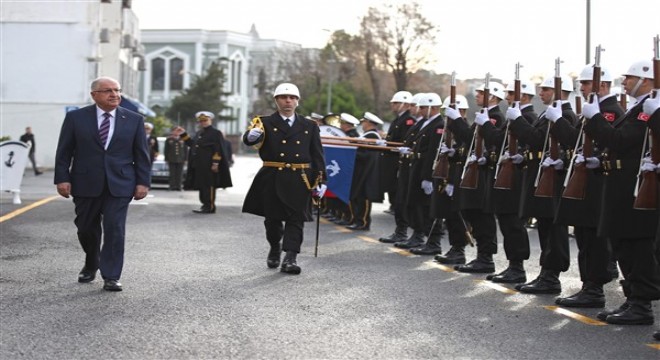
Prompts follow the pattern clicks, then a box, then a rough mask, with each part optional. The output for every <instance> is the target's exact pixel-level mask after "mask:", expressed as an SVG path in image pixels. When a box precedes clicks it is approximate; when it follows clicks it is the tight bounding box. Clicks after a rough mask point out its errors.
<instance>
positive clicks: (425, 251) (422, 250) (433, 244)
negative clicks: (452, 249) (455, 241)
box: [410, 234, 442, 255]
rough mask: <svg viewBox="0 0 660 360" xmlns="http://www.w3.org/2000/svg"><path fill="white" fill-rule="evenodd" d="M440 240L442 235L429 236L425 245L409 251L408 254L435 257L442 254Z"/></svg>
mask: <svg viewBox="0 0 660 360" xmlns="http://www.w3.org/2000/svg"><path fill="white" fill-rule="evenodd" d="M441 240H442V235H440V234H434V235H431V236H429V239H428V240H427V241H426V244H424V246H422V247H418V248H413V249H410V252H411V253H413V254H415V255H436V254H441V253H442V248H441V247H440V246H441V245H440V244H441Z"/></svg>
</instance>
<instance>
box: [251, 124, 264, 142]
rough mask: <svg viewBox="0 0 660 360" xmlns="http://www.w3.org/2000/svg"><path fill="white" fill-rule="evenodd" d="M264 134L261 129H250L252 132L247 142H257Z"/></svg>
mask: <svg viewBox="0 0 660 360" xmlns="http://www.w3.org/2000/svg"><path fill="white" fill-rule="evenodd" d="M263 133H264V132H263V130H261V129H259V128H256V127H255V128H252V129H250V132H249V133H248V134H247V140H248V141H249V142H253V141H257V139H259V137H260V136H261V134H263Z"/></svg>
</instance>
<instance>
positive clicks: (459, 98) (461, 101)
mask: <svg viewBox="0 0 660 360" xmlns="http://www.w3.org/2000/svg"><path fill="white" fill-rule="evenodd" d="M450 101H451V97H447V98H446V99H445V101H443V102H442V108H443V109H446V108H448V107H449V102H450ZM456 108H457V109H468V108H470V106H468V101H467V98H466V97H465V96H463V95H456Z"/></svg>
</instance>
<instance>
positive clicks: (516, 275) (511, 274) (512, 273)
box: [486, 260, 527, 284]
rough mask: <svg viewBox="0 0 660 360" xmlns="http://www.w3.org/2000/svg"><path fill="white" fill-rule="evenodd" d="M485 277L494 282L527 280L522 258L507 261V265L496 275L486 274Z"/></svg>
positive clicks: (521, 281) (515, 282)
mask: <svg viewBox="0 0 660 360" xmlns="http://www.w3.org/2000/svg"><path fill="white" fill-rule="evenodd" d="M489 277H490V279H489ZM486 279H487V280H491V281H492V282H495V283H503V284H517V283H523V282H525V281H527V274H526V273H525V268H524V267H523V262H522V260H520V261H509V267H508V268H506V270H504V271H502V272H501V273H499V274H497V275H493V276H491V275H488V276H486Z"/></svg>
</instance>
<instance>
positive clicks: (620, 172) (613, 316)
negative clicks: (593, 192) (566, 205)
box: [584, 95, 660, 325]
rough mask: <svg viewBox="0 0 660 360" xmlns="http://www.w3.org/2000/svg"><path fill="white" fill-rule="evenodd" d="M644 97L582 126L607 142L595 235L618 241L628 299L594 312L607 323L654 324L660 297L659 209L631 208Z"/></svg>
mask: <svg viewBox="0 0 660 360" xmlns="http://www.w3.org/2000/svg"><path fill="white" fill-rule="evenodd" d="M647 97H648V95H643V96H641V97H639V98H638V99H637V100H638V101H637V104H636V105H635V106H633V107H632V108H631V109H630V110H629V111H627V112H626V113H625V115H624V116H623V117H621V118H619V119H617V120H615V121H614V123H612V124H611V125H610V123H609V122H608V121H607V120H606V119H605V117H604V116H603V114H602V113H598V114H596V115H595V116H594V117H592V118H591V119H589V120H588V121H587V123H586V124H585V126H584V131H585V132H586V133H587V135H589V136H591V137H592V138H593V139H594V141H596V142H597V143H598V144H600V145H601V146H604V147H606V150H605V154H604V155H603V157H604V159H603V161H602V162H601V165H602V167H603V170H604V171H605V172H607V175H606V176H605V180H604V182H603V203H602V208H601V212H600V221H599V224H598V236H602V237H605V236H609V237H611V238H612V239H613V240H614V241H616V242H618V246H617V247H616V251H617V252H618V256H617V259H618V261H619V267H620V268H621V272H622V274H623V278H624V280H622V281H621V285H622V288H623V293H624V295H625V296H626V299H627V300H626V303H625V304H624V305H622V306H621V307H619V308H618V309H616V310H614V311H604V312H601V313H599V314H598V317H599V318H600V319H602V320H606V321H607V322H608V323H611V324H624V325H625V324H646V325H650V324H652V323H653V320H654V318H653V311H652V308H651V301H653V300H658V299H660V267H659V266H658V261H657V259H656V256H655V255H656V248H657V244H656V238H657V234H656V231H657V230H658V210H657V209H656V210H635V209H634V208H633V203H634V200H635V199H634V196H633V194H634V189H635V183H636V180H637V173H638V171H639V167H640V156H641V154H642V151H643V149H642V145H643V143H644V136H646V133H647V126H648V121H649V120H650V119H649V115H648V114H645V113H643V111H642V107H643V103H644V101H645V100H646V99H647ZM656 113H657V111H656Z"/></svg>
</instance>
